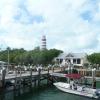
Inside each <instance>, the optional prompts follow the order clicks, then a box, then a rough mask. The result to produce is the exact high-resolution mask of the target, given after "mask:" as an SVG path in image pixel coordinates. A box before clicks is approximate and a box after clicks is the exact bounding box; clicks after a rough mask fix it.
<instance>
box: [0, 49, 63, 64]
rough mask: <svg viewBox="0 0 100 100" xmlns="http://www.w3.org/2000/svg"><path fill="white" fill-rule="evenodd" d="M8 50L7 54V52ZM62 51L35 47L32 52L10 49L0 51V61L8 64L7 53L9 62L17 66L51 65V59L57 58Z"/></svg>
mask: <svg viewBox="0 0 100 100" xmlns="http://www.w3.org/2000/svg"><path fill="white" fill-rule="evenodd" d="M8 50H9V52H8ZM62 52H63V51H61V50H57V49H50V50H42V51H41V50H40V49H39V47H36V48H35V49H34V50H30V51H27V50H24V49H23V48H21V49H11V48H7V49H6V50H1V51H0V60H1V61H4V62H8V53H9V62H10V63H14V64H16V65H18V64H21V65H22V64H24V65H28V64H34V65H36V64H43V65H46V64H51V63H53V59H54V58H55V57H57V56H58V55H59V54H60V53H62Z"/></svg>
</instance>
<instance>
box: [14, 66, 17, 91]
mask: <svg viewBox="0 0 100 100" xmlns="http://www.w3.org/2000/svg"><path fill="white" fill-rule="evenodd" d="M16 88H17V67H16V68H15V84H14V90H16Z"/></svg>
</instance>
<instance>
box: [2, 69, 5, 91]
mask: <svg viewBox="0 0 100 100" xmlns="http://www.w3.org/2000/svg"><path fill="white" fill-rule="evenodd" d="M5 76H6V69H3V70H2V89H4V87H5Z"/></svg>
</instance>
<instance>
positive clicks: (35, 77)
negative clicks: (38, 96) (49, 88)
mask: <svg viewBox="0 0 100 100" xmlns="http://www.w3.org/2000/svg"><path fill="white" fill-rule="evenodd" d="M34 87H36V77H34Z"/></svg>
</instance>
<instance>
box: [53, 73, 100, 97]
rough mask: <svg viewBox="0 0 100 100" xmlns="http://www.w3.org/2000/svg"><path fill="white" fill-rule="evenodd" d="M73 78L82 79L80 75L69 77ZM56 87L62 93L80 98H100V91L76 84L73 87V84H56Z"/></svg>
mask: <svg viewBox="0 0 100 100" xmlns="http://www.w3.org/2000/svg"><path fill="white" fill-rule="evenodd" d="M67 76H69V77H71V78H74V79H77V78H80V77H81V76H80V75H78V74H73V75H67ZM54 85H55V86H56V87H57V88H58V89H59V90H61V91H63V92H67V93H71V94H75V95H79V96H85V97H89V98H95V99H97V98H100V89H93V88H90V87H86V86H85V85H79V84H76V86H75V85H73V86H72V84H71V83H66V82H56V83H54Z"/></svg>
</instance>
